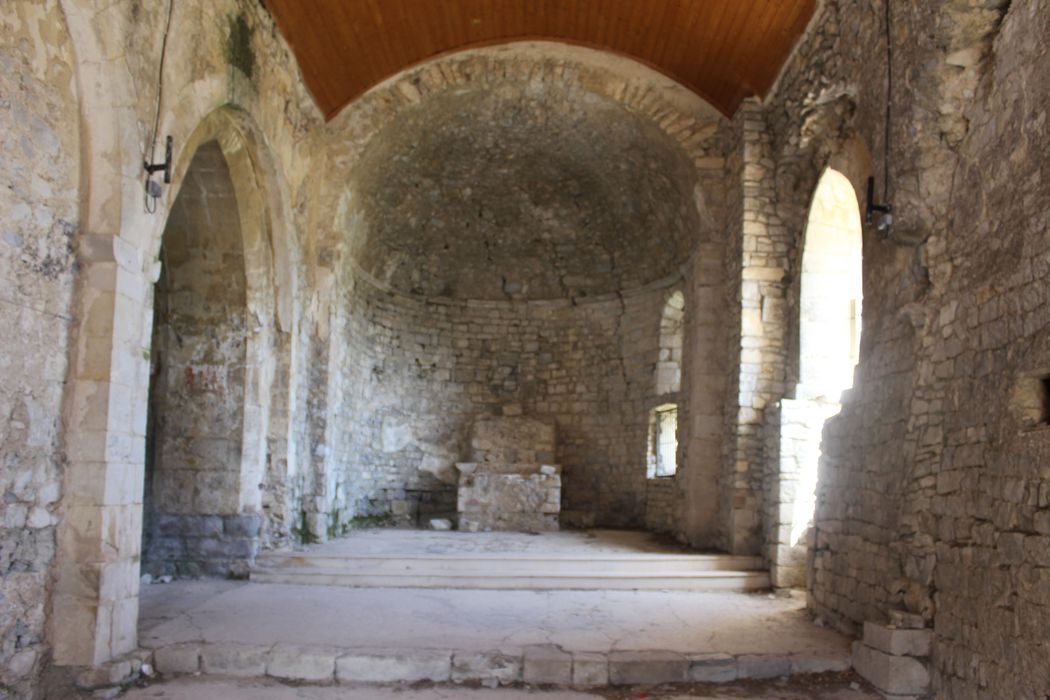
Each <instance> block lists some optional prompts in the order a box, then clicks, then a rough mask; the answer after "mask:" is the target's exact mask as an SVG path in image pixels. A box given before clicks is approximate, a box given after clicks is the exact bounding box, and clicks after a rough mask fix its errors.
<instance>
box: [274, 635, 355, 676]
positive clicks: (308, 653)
mask: <svg viewBox="0 0 1050 700" xmlns="http://www.w3.org/2000/svg"><path fill="white" fill-rule="evenodd" d="M341 654H342V652H341V651H340V650H339V649H334V648H330V647H313V646H300V645H294V644H278V645H277V646H275V647H274V648H273V649H271V650H270V652H269V654H268V655H267V658H266V675H268V676H273V677H274V678H283V679H284V680H290V681H311V682H328V681H334V680H335V660H336V658H337V657H338V656H340V655H341Z"/></svg>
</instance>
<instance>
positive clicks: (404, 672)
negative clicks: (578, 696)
mask: <svg viewBox="0 0 1050 700" xmlns="http://www.w3.org/2000/svg"><path fill="white" fill-rule="evenodd" d="M152 652H153V661H154V665H155V668H156V670H157V671H158V672H160V673H162V674H165V675H169V676H174V675H182V674H205V675H215V676H234V677H264V676H268V677H271V678H275V679H279V680H283V681H294V682H298V683H311V684H320V685H333V684H338V685H342V684H347V685H349V684H361V683H415V682H420V681H429V682H435V683H443V682H445V683H447V682H451V683H478V684H481V685H483V686H487V687H496V686H501V685H504V686H506V685H515V684H521V683H525V684H527V685H543V686H556V687H565V688H570V687H571V688H578V689H587V688H601V687H606V686H626V685H646V684H662V683H687V682H700V683H729V682H732V681H736V680H763V679H772V678H781V677H786V676H792V675H801V674H815V673H825V672H829V671H836V672H837V671H846V670H848V669H849V668H850V659H849V656H848V654H846V653H841V654H839V653H828V654H812V653H807V654H738V655H732V654H723V653H709V654H699V655H688V654H681V653H678V652H673V651H652V650H650V651H612V652H579V651H575V652H568V651H564V650H562V649H561V648H559V647H557V646H554V645H540V646H528V647H524V648H522V649H521V650H519V651H516V652H477V651H450V650H438V649H412V650H397V649H362V648H358V649H341V648H337V647H328V646H307V645H297V644H273V645H253V644H242V643H234V642H218V643H199V642H182V643H176V644H171V645H165V646H160V647H157V648H155V649H153V650H152Z"/></svg>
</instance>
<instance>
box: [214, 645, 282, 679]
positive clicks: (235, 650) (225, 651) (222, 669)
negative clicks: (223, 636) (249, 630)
mask: <svg viewBox="0 0 1050 700" xmlns="http://www.w3.org/2000/svg"><path fill="white" fill-rule="evenodd" d="M268 655H269V648H268V647H265V646H257V645H249V644H235V643H233V642H229V643H225V644H205V645H204V646H202V647H201V670H202V671H203V672H204V673H213V674H218V675H224V676H246V677H259V676H265V675H266V661H267V658H268Z"/></svg>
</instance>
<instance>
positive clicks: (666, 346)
mask: <svg viewBox="0 0 1050 700" xmlns="http://www.w3.org/2000/svg"><path fill="white" fill-rule="evenodd" d="M684 320H685V295H684V294H682V292H680V291H676V292H674V293H673V294H671V295H670V296H669V297H668V298H667V301H666V302H665V303H664V307H663V310H662V312H661V314H660V349H659V357H658V358H657V361H656V368H655V371H654V383H655V388H656V395H657V397H659V398H661V399H664V403H662V404H660V405H659V406H656V407H655V408H653V409H652V410H651V411H650V412H649V446H648V450H647V460H646V475H647V476H648V477H649V478H650V479H652V478H655V477H662V476H674V474H675V472H676V471H677V470H678V403H677V402H676V399H677V394H678V391H679V389H680V388H681V384H682V337H683V322H684ZM667 399H672V400H670V401H668V400H667Z"/></svg>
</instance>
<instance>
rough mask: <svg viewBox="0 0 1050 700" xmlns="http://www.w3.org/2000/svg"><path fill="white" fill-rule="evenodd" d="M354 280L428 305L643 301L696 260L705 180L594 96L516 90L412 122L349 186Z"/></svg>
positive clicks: (394, 132)
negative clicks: (634, 291) (431, 300)
mask: <svg viewBox="0 0 1050 700" xmlns="http://www.w3.org/2000/svg"><path fill="white" fill-rule="evenodd" d="M349 179H350V187H349V189H350V191H352V192H353V209H354V216H353V221H354V226H353V227H354V228H355V229H357V230H355V231H353V232H347V233H348V235H349V238H350V240H351V241H352V243H351V246H350V252H351V255H352V256H353V258H354V259H355V261H356V263H357V265H358V266H359V267H360V268H361V269H363V270H364V271H365V272H366V273H367V274H369V275H370V276H371V277H373V278H374V279H375V280H377V281H378V282H380V283H381V284H383V285H384V286H390V287H392V288H394V289H396V290H398V291H401V292H403V293H408V294H414V295H423V296H428V297H434V296H437V297H451V298H462V299H485V300H497V299H508V298H509V299H516V298H526V299H553V298H566V297H571V298H581V297H593V296H596V295H601V294H608V293H613V292H618V291H622V290H624V289H631V288H637V287H639V286H642V285H645V284H647V283H650V282H653V281H654V280H657V279H659V278H661V277H664V276H666V275H668V274H669V273H671V272H673V271H674V270H675V269H676V266H678V265H681V264H682V263H683V262H684V261H685V260H687V259H688V258H689V256H690V254H691V252H692V250H693V248H694V246H695V241H696V233H697V230H698V227H699V221H698V216H697V211H696V206H695V205H694V202H693V189H694V186H695V183H696V175H695V169H694V168H693V165H692V163H691V162H690V160H689V159H688V158H687V157H686V155H685V152H684V151H683V150H682V149H681V148H680V147H679V145H678V144H677V143H675V142H674V141H673V140H672V139H670V138H669V137H667V136H666V135H665V134H664V133H663V132H661V131H660V129H659V128H658V127H657V126H656V125H655V124H654V123H653V122H652V121H651V120H649V119H647V118H645V117H643V116H640V115H637V114H634V113H632V112H630V111H628V110H626V109H625V108H624V107H623V106H621V105H619V104H617V103H615V102H613V101H612V100H610V99H608V98H605V97H603V96H600V95H596V94H593V93H588V92H584V91H581V90H576V89H573V88H570V87H563V86H559V85H552V84H537V83H535V82H532V83H529V82H506V83H503V84H502V85H501V86H499V87H492V86H470V87H466V88H459V89H450V90H446V91H444V92H442V93H439V94H436V95H433V96H431V97H429V98H428V99H425V100H423V101H422V102H420V103H418V104H416V105H414V106H412V107H410V108H407V109H405V110H402V111H401V112H400V113H399V114H398V115H397V116H396V117H395V118H394V119H392V120H391V121H389V122H388V123H387V124H386V126H385V127H384V128H382V129H381V130H380V131H379V132H378V133H377V134H376V135H375V136H374V137H373V138H372V139H371V141H370V142H369V143H368V145H367V147H366V148H365V150H364V152H363V153H362V156H361V158H360V160H359V161H358V162H357V163H356V164H355V167H354V168H353V172H352V174H351V175H350V178H349Z"/></svg>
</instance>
